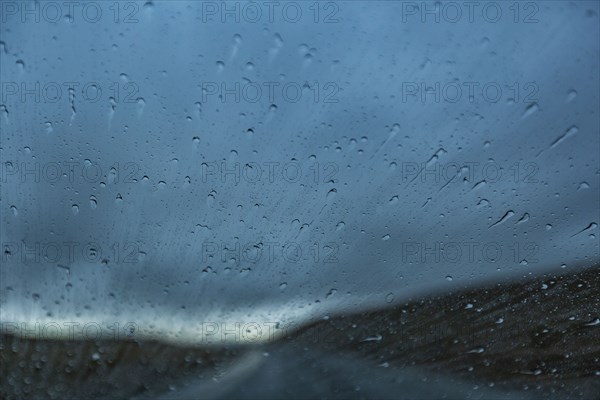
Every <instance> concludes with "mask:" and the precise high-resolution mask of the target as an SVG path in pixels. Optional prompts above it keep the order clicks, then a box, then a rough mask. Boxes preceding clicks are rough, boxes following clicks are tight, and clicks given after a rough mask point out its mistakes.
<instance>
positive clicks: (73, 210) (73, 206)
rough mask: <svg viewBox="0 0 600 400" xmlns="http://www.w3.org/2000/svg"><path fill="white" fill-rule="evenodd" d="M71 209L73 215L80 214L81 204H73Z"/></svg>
mask: <svg viewBox="0 0 600 400" xmlns="http://www.w3.org/2000/svg"><path fill="white" fill-rule="evenodd" d="M71 211H72V212H73V215H77V214H79V206H78V205H77V204H73V205H72V206H71Z"/></svg>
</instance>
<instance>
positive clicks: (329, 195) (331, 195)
mask: <svg viewBox="0 0 600 400" xmlns="http://www.w3.org/2000/svg"><path fill="white" fill-rule="evenodd" d="M336 194H337V189H335V188H334V189H331V190H330V191H329V192H327V196H326V199H327V201H331V200H333V199H334V198H335V195H336Z"/></svg>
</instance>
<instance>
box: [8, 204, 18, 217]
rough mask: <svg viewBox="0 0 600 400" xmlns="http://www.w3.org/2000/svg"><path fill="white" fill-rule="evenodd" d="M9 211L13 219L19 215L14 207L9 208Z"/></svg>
mask: <svg viewBox="0 0 600 400" xmlns="http://www.w3.org/2000/svg"><path fill="white" fill-rule="evenodd" d="M10 211H12V213H13V215H14V216H15V217H16V216H18V215H19V211H18V210H17V207H15V206H10Z"/></svg>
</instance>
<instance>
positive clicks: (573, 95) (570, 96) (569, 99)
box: [567, 89, 577, 103]
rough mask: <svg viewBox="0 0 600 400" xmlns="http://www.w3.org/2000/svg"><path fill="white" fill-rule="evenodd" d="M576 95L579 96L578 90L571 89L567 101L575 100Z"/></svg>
mask: <svg viewBox="0 0 600 400" xmlns="http://www.w3.org/2000/svg"><path fill="white" fill-rule="evenodd" d="M575 97H577V91H576V90H573V89H571V90H569V93H567V103H570V102H572V101H573V100H575Z"/></svg>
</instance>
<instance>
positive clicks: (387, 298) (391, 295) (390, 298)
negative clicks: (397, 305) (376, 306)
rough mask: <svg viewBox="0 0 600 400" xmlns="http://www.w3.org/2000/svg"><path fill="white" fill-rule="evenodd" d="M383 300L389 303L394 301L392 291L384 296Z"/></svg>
mask: <svg viewBox="0 0 600 400" xmlns="http://www.w3.org/2000/svg"><path fill="white" fill-rule="evenodd" d="M385 301H386V302H387V303H388V304H389V303H391V302H392V301H394V294H393V293H388V295H387V296H385Z"/></svg>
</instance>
